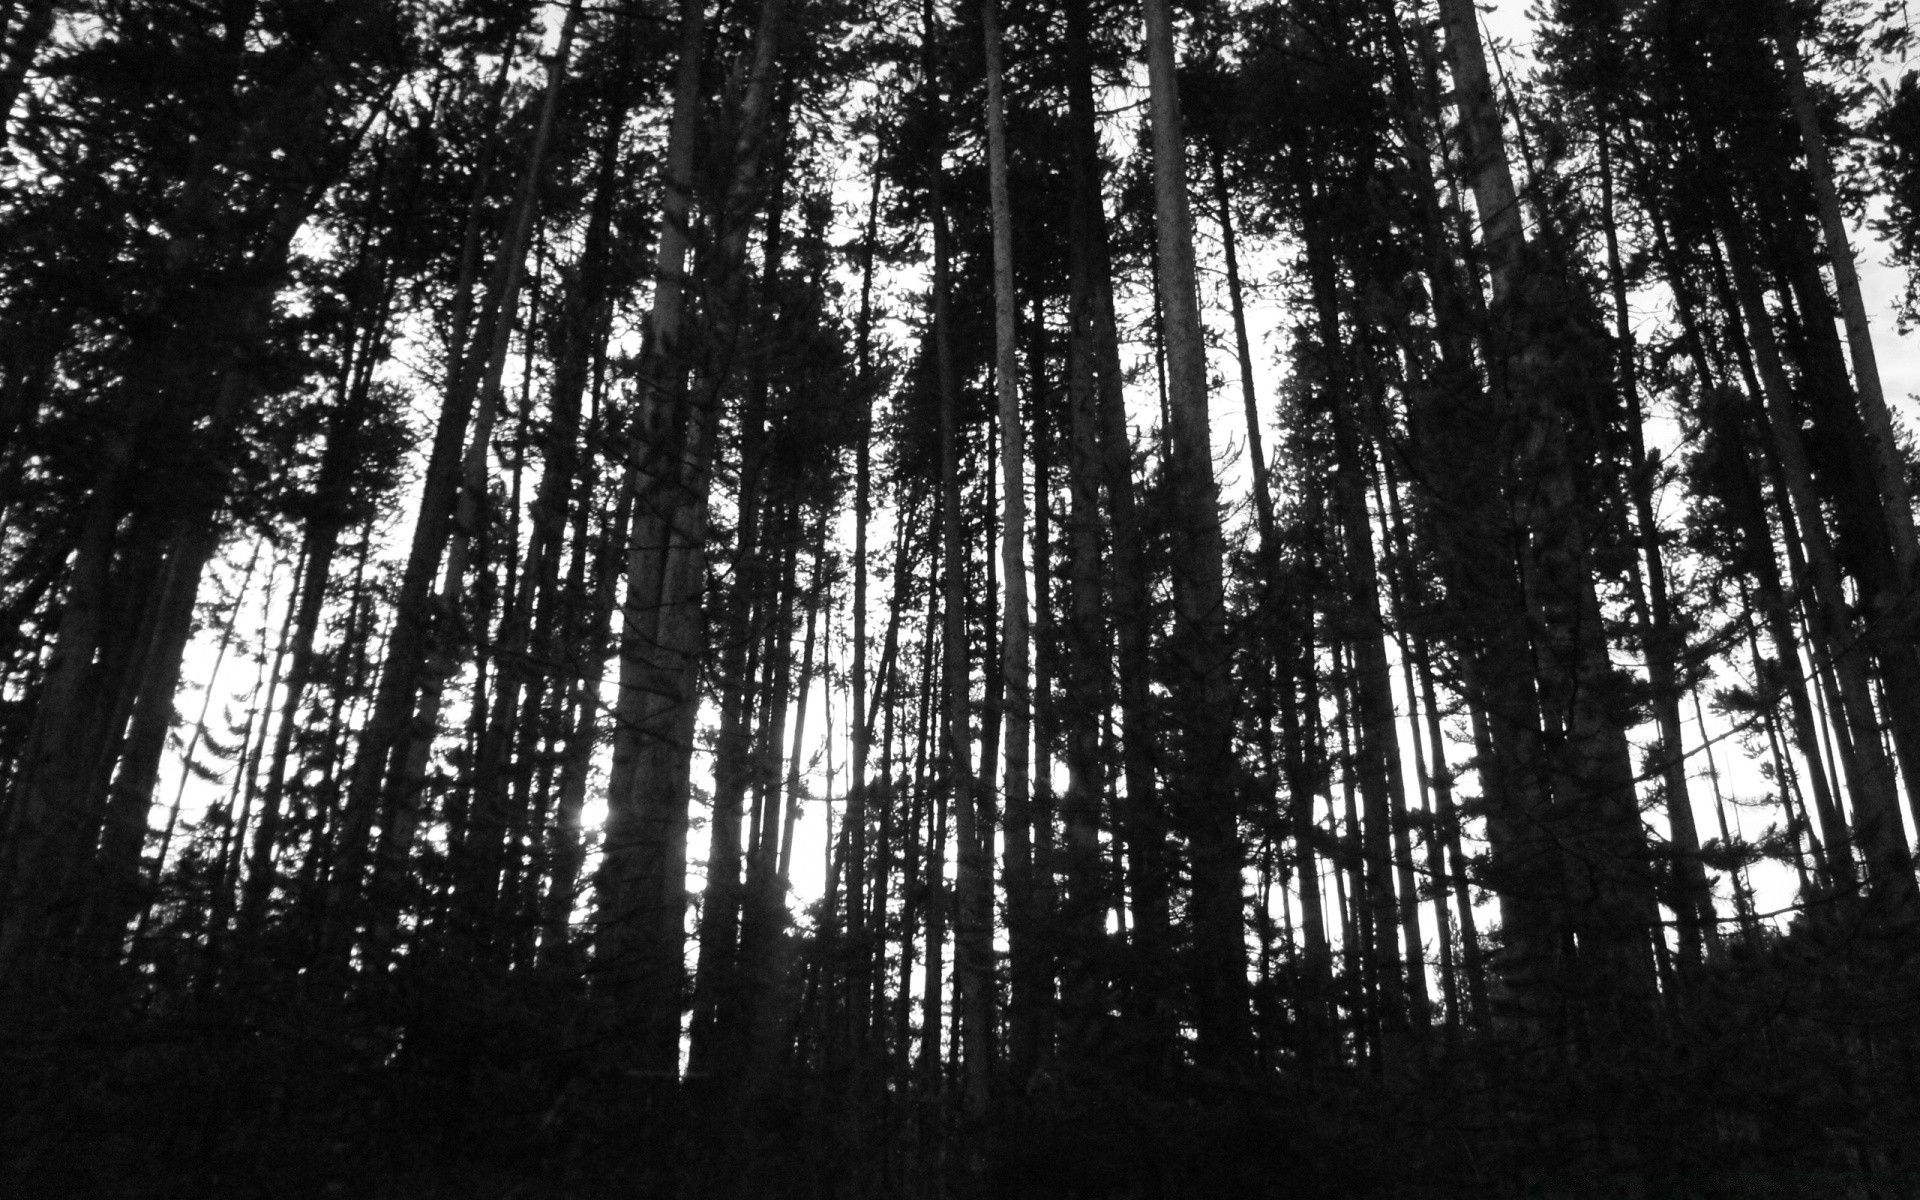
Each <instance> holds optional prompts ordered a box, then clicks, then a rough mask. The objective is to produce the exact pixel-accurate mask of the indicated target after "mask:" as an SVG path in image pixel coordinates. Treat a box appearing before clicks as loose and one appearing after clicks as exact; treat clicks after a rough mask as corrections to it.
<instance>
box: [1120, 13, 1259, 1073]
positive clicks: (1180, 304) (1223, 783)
mask: <svg viewBox="0 0 1920 1200" xmlns="http://www.w3.org/2000/svg"><path fill="white" fill-rule="evenodd" d="M1144 9H1145V16H1146V41H1147V76H1148V84H1149V99H1150V105H1149V108H1150V112H1151V114H1152V125H1153V173H1154V214H1155V220H1154V226H1155V230H1156V241H1157V251H1158V252H1157V255H1156V261H1158V262H1159V264H1160V284H1161V288H1160V290H1161V295H1162V300H1163V301H1164V310H1165V311H1164V316H1165V319H1164V322H1163V327H1164V329H1165V331H1166V343H1167V387H1168V407H1169V411H1170V414H1171V416H1172V445H1171V451H1172V452H1171V455H1170V457H1169V459H1168V463H1167V467H1168V471H1167V474H1168V485H1169V486H1168V492H1169V501H1170V503H1171V505H1172V508H1173V512H1174V527H1175V529H1177V530H1178V531H1179V534H1180V537H1179V539H1178V540H1177V541H1176V544H1175V548H1174V552H1173V585H1174V607H1175V609H1176V612H1177V621H1178V632H1177V634H1176V643H1175V646H1174V659H1175V661H1176V663H1177V664H1178V667H1177V671H1178V675H1177V676H1176V679H1175V680H1174V683H1175V687H1174V692H1175V695H1176V696H1178V697H1180V700H1181V704H1182V707H1183V708H1184V710H1185V711H1184V714H1183V720H1182V721H1181V725H1182V726H1183V728H1182V729H1181V732H1182V734H1184V735H1185V736H1184V737H1183V739H1182V742H1183V744H1182V746H1181V750H1182V752H1183V759H1184V761H1183V762H1182V763H1181V765H1180V774H1181V777H1180V779H1179V781H1178V784H1179V785H1178V787H1177V788H1176V791H1175V794H1176V796H1177V798H1178V810H1177V815H1176V819H1177V821H1178V823H1179V824H1180V825H1181V826H1182V828H1183V831H1184V832H1185V833H1186V835H1187V842H1188V846H1189V852H1190V854H1191V860H1192V861H1191V873H1192V885H1191V894H1190V901H1189V903H1190V908H1191V918H1192V925H1193V940H1194V950H1195V956H1196V960H1197V964H1196V965H1197V970H1196V971H1195V972H1194V976H1193V992H1194V997H1193V999H1194V1010H1195V1013H1194V1023H1195V1027H1196V1029H1197V1031H1198V1033H1199V1040H1200V1054H1201V1056H1202V1057H1203V1058H1205V1059H1207V1060H1209V1061H1211V1062H1212V1063H1213V1064H1215V1065H1216V1066H1220V1067H1224V1068H1229V1069H1238V1068H1240V1067H1243V1066H1245V1065H1247V1064H1249V1063H1250V1061H1251V1058H1250V1054H1251V1050H1252V1027H1251V1023H1250V1018H1249V1011H1248V984H1247V972H1246V939H1245V934H1244V913H1243V907H1244V904H1243V896H1242V883H1241V877H1240V876H1241V868H1242V866H1243V865H1244V860H1245V853H1244V850H1243V847H1242V846H1241V842H1240V830H1239V813H1238V804H1237V798H1238V795H1239V788H1238V786H1237V785H1238V778H1237V776H1238V771H1237V769H1236V766H1237V764H1236V762H1235V759H1234V751H1233V727H1232V720H1231V717H1230V711H1229V710H1230V704H1231V698H1230V697H1231V688H1232V681H1231V665H1232V664H1231V660H1230V655H1229V653H1228V649H1227V645H1226V593H1225V581H1224V569H1225V568H1224V564H1225V539H1224V536H1223V534H1222V532H1221V528H1220V492H1219V486H1218V483H1217V482H1216V481H1215V479H1214V477H1213V449H1212V435H1211V432H1210V429H1209V423H1208V415H1207V364H1206V346H1205V342H1204V339H1203V335H1202V331H1201V325H1200V308H1199V299H1198V294H1197V291H1196V288H1195V282H1194V255H1193V227H1192V222H1191V221H1190V220H1189V218H1188V213H1187V175H1186V150H1185V142H1184V137H1183V133H1182V130H1181V126H1180V94H1179V84H1178V80H1177V77H1176V72H1175V48H1174V42H1173V16H1172V12H1171V9H1170V7H1169V5H1168V3H1167V0H1145V4H1144Z"/></svg>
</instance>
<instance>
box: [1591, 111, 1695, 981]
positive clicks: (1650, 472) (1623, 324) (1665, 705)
mask: <svg viewBox="0 0 1920 1200" xmlns="http://www.w3.org/2000/svg"><path fill="white" fill-rule="evenodd" d="M1597 137H1598V140H1599V144H1600V197H1601V199H1600V222H1601V230H1602V232H1603V233H1604V234H1605V238H1606V248H1607V279H1608V284H1609V289H1610V291H1611V292H1612V297H1613V320H1614V343H1615V353H1616V359H1615V364H1616V365H1615V370H1616V373H1617V379H1616V386H1617V387H1618V388H1619V390H1620V398H1621V401H1622V403H1623V404H1624V405H1625V407H1626V412H1627V439H1628V440H1627V452H1628V455H1629V457H1628V468H1629V469H1628V472H1627V479H1626V484H1627V490H1628V492H1629V494H1630V496H1631V498H1632V502H1633V515H1634V520H1635V523H1636V525H1637V529H1636V531H1635V532H1637V533H1638V535H1639V536H1638V538H1637V539H1636V540H1637V541H1638V542H1639V543H1640V554H1641V557H1642V558H1643V559H1644V561H1645V563H1646V587H1645V588H1644V593H1645V598H1644V601H1642V600H1641V599H1640V594H1641V592H1642V591H1643V589H1641V588H1640V587H1639V585H1638V573H1637V572H1635V574H1634V579H1635V587H1634V591H1635V596H1636V605H1637V606H1638V607H1639V608H1640V609H1641V612H1640V614H1639V615H1640V622H1641V626H1642V629H1641V635H1640V645H1641V653H1642V655H1643V656H1644V658H1645V661H1646V665H1647V679H1648V682H1649V683H1650V684H1651V685H1652V688H1653V708H1654V716H1655V718H1656V720H1657V721H1658V722H1659V725H1660V758H1659V769H1660V777H1661V781H1662V783H1664V784H1665V785H1666V801H1667V835H1668V839H1669V842H1670V846H1671V853H1672V857H1673V878H1674V888H1673V892H1674V896H1673V907H1674V914H1675V916H1676V917H1677V919H1678V925H1679V932H1680V955H1681V958H1682V959H1683V960H1685V961H1688V962H1698V961H1699V959H1700V957H1701V956H1702V954H1703V953H1704V951H1705V948H1706V945H1707V943H1708V942H1709V941H1710V940H1711V939H1712V937H1713V931H1714V913H1713V892H1712V889H1711V888H1710V886H1709V885H1708V883H1707V871H1706V866H1705V864H1704V863H1702V862H1701V861H1700V857H1699V855H1700V834H1699V831H1698V829H1697V828H1696V826H1695V823H1694V818H1693V801H1692V799H1691V797H1690V796H1689V795H1688V793H1687V765H1686V743H1685V735H1684V729H1685V726H1684V725H1683V724H1682V722H1681V719H1680V688H1681V678H1680V670H1681V663H1682V659H1683V656H1684V653H1685V650H1686V647H1685V645H1684V642H1683V640H1682V637H1681V635H1680V633H1679V631H1678V630H1677V629H1676V628H1675V625H1674V621H1673V604H1672V600H1671V598H1670V596H1669V592H1668V587H1667V567H1666V558H1665V555H1664V554H1663V552H1662V551H1661V548H1660V527H1659V525H1658V524H1657V523H1656V522H1655V520H1654V515H1653V482H1654V478H1653V477H1654V465H1655V464H1654V463H1653V462H1652V460H1651V459H1649V457H1648V455H1647V440H1646V434H1645V431H1644V429H1643V426H1642V420H1641V411H1640V382H1639V372H1638V369H1637V365H1636V363H1635V361H1634V340H1633V326H1632V324H1631V321H1630V319H1629V316H1628V312H1627V276H1626V271H1625V269H1624V267H1623V266H1622V264H1621V259H1620V233H1619V228H1618V226H1617V223H1616V221H1615V219H1614V202H1613V150H1612V144H1613V132H1612V129H1611V127H1610V126H1609V125H1608V124H1607V123H1605V122H1603V123H1602V124H1601V126H1600V129H1599V130H1598V132H1597Z"/></svg>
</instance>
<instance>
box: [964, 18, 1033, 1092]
mask: <svg viewBox="0 0 1920 1200" xmlns="http://www.w3.org/2000/svg"><path fill="white" fill-rule="evenodd" d="M981 14H982V15H981V20H982V29H983V38H984V41H985V43H986V46H985V50H986V69H987V171H988V193H989V202H990V204H991V207H992V210H993V309H994V324H993V332H994V349H995V356H994V379H995V382H996V384H997V388H998V392H999V402H1000V472H1001V477H1002V478H1001V510H1000V562H1001V567H1000V577H1001V588H1002V592H1001V596H1002V600H1001V620H1000V645H1001V651H1000V666H1001V675H1002V680H1003V683H1002V701H1001V703H1002V712H1003V713H1004V714H1005V716H1004V720H1005V739H1006V749H1005V752H1004V758H1005V768H1006V776H1005V780H1006V785H1005V788H1004V789H1003V791H1002V792H1001V804H1002V806H1003V819H1004V821H1005V829H1006V842H1007V862H1006V886H1007V936H1008V938H1009V948H1010V951H1011V954H1012V980H1011V983H1012V986H1011V989H1010V996H1009V1000H1008V1010H1007V1017H1008V1021H1009V1025H1010V1028H1009V1030H1008V1037H1009V1041H1010V1042H1011V1044H1012V1049H1013V1056H1014V1061H1015V1063H1016V1075H1015V1080H1014V1082H1015V1083H1016V1084H1021V1083H1023V1082H1024V1079H1023V1075H1024V1072H1025V1071H1028V1070H1031V1068H1032V1066H1033V1064H1034V1063H1035V1062H1036V1061H1037V1060H1038V1058H1039V1046H1038V1044H1037V1041H1036V1037H1035V1035H1036V1031H1037V1026H1036V1024H1035V1010H1036V1008H1037V1007H1038V1003H1039V992H1040V990H1041V988H1042V986H1043V985H1042V982H1041V978H1040V976H1041V971H1042V969H1043V968H1042V965H1041V961H1040V958H1039V956H1038V950H1039V947H1038V946H1037V945H1036V942H1035V939H1036V938H1037V937H1038V936H1039V934H1040V930H1039V925H1038V922H1037V921H1036V914H1035V909H1034V879H1033V824H1032V821H1033V816H1032V812H1031V803H1030V795H1031V793H1030V788H1029V783H1028V779H1029V775H1028V772H1029V769H1030V766H1031V761H1030V752H1029V749H1028V745H1029V742H1030V740H1031V737H1032V721H1031V706H1032V696H1031V694H1030V692H1029V690H1028V688H1029V685H1028V679H1027V676H1028V673H1029V670H1030V668H1031V661H1032V652H1031V647H1030V641H1029V634H1028V628H1027V560H1026V547H1025V542H1026V536H1027V529H1026V526H1027V479H1026V449H1025V447H1026V437H1025V428H1024V426H1023V424H1022V421H1021V416H1020V391H1019V372H1020V354H1019V344H1018V342H1017V334H1016V330H1015V319H1016V317H1017V315H1018V311H1019V300H1018V297H1016V296H1015V295H1014V288H1013V206H1012V202H1011V200H1010V199H1009V197H1008V195H1007V114H1006V99H1005V92H1004V88H1003V86H1002V81H1001V75H1002V67H1001V44H1000V19H999V14H998V6H997V4H996V2H995V0H985V4H984V5H983V7H982V9H981ZM977 849H978V851H981V852H984V857H985V858H986V859H987V860H988V861H987V863H986V864H982V865H986V866H989V867H990V862H991V854H992V841H991V834H990V833H989V835H988V836H987V837H986V838H984V839H982V844H981V845H980V846H979V847H978V848H977ZM976 869H977V868H976ZM982 890H983V891H984V890H986V889H985V888H982ZM986 899H987V900H988V903H989V904H990V903H991V897H990V896H988V897H986ZM988 919H989V923H990V922H991V916H990V914H989V918H988ZM985 1015H986V1011H985V1006H978V1011H976V1012H975V1013H974V1017H975V1018H976V1019H979V1018H981V1017H984V1016H985ZM989 1032H990V1031H988V1030H985V1029H983V1030H981V1032H980V1034H979V1035H978V1038H979V1042H980V1044H979V1046H978V1048H977V1049H978V1051H979V1053H980V1054H982V1055H983V1056H984V1055H985V1054H986V1052H987V1046H988V1042H987V1034H988V1033H989ZM985 1083H986V1071H985V1068H984V1066H983V1067H982V1068H981V1070H980V1071H979V1072H978V1073H977V1074H970V1075H969V1076H968V1084H969V1088H970V1089H977V1090H973V1091H970V1095H969V1101H970V1102H971V1104H972V1105H973V1107H974V1111H975V1112H976V1114H977V1113H978V1112H980V1111H984V1108H985V1105H986V1099H987V1097H986V1094H985V1090H984V1085H985Z"/></svg>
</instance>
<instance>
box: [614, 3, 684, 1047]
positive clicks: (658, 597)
mask: <svg viewBox="0 0 1920 1200" xmlns="http://www.w3.org/2000/svg"><path fill="white" fill-rule="evenodd" d="M705 28H706V6H705V0H682V3H681V6H680V45H679V49H678V66H677V67H676V75H675V78H674V90H673V115H672V117H671V119H670V122H669V125H668V131H667V146H666V159H665V164H664V170H663V178H662V185H663V186H662V199H661V215H660V224H659V233H658V235H657V241H656V242H655V247H654V261H653V276H654V291H653V303H652V308H651V309H650V311H649V312H648V315H647V328H646V335H647V345H646V348H645V353H644V356H643V359H642V363H641V369H640V389H641V390H640V395H639V397H638V409H639V415H638V416H637V417H636V419H635V426H636V428H635V429H634V432H633V436H632V438H631V448H630V450H629V453H630V455H631V460H630V462H629V465H628V469H627V471H626V476H625V478H624V479H623V480H622V481H621V491H622V493H623V494H624V496H625V497H626V498H627V499H626V502H627V503H628V504H630V505H631V511H632V516H631V518H630V525H629V528H628V530H627V531H626V533H627V540H626V545H625V546H624V547H623V550H624V553H625V556H626V559H627V593H626V597H625V601H624V604H623V607H622V612H621V632H620V642H619V645H620V682H619V696H618V699H617V700H616V702H615V706H614V742H613V766H612V772H611V777H610V779H609V782H608V786H607V822H606V827H605V831H604V833H603V834H602V858H601V865H600V870H599V873H598V878H597V885H596V888H595V906H596V913H595V919H596V923H597V927H596V936H595V939H594V958H595V965H596V969H597V970H598V972H599V976H600V980H601V985H602V987H603V988H604V989H605V991H606V993H607V996H608V999H609V1001H610V1007H612V1008H614V1009H616V1010H617V1011H618V1013H619V1017H618V1020H619V1022H620V1023H621V1024H622V1025H623V1026H624V1028H625V1030H626V1031H627V1032H628V1033H629V1034H630V1037H631V1046H632V1052H633V1054H634V1057H635V1058H636V1059H637V1061H638V1062H639V1064H640V1066H641V1069H643V1070H649V1071H654V1072H660V1073H663V1074H667V1075H675V1074H677V1073H678V1069H679V1062H680V1044H679V1043H680V995H681V988H682V980H681V975H682V972H683V969H684V968H683V966H682V963H681V957H682V955H681V944H682V939H683V938H684V936H685V934H684V932H683V931H682V929H681V925H682V923H683V918H682V912H683V905H684V904H685V897H684V887H685V881H684V879H683V878H681V877H680V876H679V875H678V874H677V873H676V872H675V870H674V868H673V862H674V855H675V852H676V848H677V847H678V846H679V845H680V844H681V842H680V839H681V838H682V837H684V830H683V829H682V828H681V827H680V822H678V821H676V820H675V819H674V809H673V806H672V805H671V804H670V805H669V806H668V810H667V811H666V812H664V813H662V812H656V811H654V810H653V806H652V805H651V804H649V800H650V799H651V797H650V796H647V795H644V794H643V793H642V787H643V785H644V783H645V782H646V781H645V780H644V773H645V771H646V769H647V767H648V766H649V765H650V764H648V763H646V762H644V761H643V759H644V758H645V757H646V754H647V750H648V745H647V743H648V741H649V740H650V739H654V738H660V737H664V736H667V731H665V730H662V729H659V728H657V725H658V724H659V721H658V716H657V713H656V708H657V706H658V704H659V703H660V702H661V699H662V697H663V693H666V689H667V688H669V687H674V686H676V685H677V684H678V683H679V675H680V672H677V671H674V670H672V669H671V668H672V667H673V666H677V665H678V664H662V666H665V667H666V668H668V669H666V670H662V669H660V667H659V666H656V665H655V664H654V663H653V661H652V658H653V654H654V648H655V647H656V646H657V645H658V644H659V640H660V619H661V612H660V609H661V601H662V589H661V583H662V573H663V572H662V567H663V563H662V561H661V560H662V558H663V556H664V553H665V550H666V546H665V542H666V534H665V531H664V529H663V528H662V525H661V519H660V513H659V512H658V511H657V509H658V506H659V504H660V501H659V499H658V498H657V497H656V496H655V494H654V493H655V491H656V490H657V481H658V479H659V477H660V476H661V475H662V474H664V472H665V470H666V469H667V468H666V467H665V466H664V465H663V464H662V462H661V461H659V460H657V459H656V450H655V446H656V444H657V443H659V442H660V441H661V439H662V436H663V434H664V432H665V429H664V428H663V427H664V426H665V424H666V423H667V420H668V419H669V418H668V417H667V416H666V414H668V413H670V411H671V410H672V409H673V408H675V407H676V406H678V405H680V404H682V403H683V402H684V395H685V388H686V368H685V361H686V360H685V358H684V354H685V349H686V348H685V347H684V346H683V345H682V341H683V337H682V334H683V328H684V325H685V313H686V304H687V295H686V292H687V289H686V273H687V256H688V251H689V249H690V248H691V245H692V237H691V233H692V231H691V227H690V223H689V222H690V218H691V214H692V208H693V186H694V181H693V169H694V155H695V152H696V144H695V143H696V140H697V134H698V123H699V115H700V114H699V106H700V101H701V94H702V91H701V82H702V80H701V74H702V72H701V65H702V55H703V47H704V45H705ZM660 458H661V459H664V458H665V455H664V453H662V454H661V455H660ZM666 694H670V693H666ZM662 782H664V783H666V784H668V786H670V785H671V780H670V779H669V780H667V781H662Z"/></svg>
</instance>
